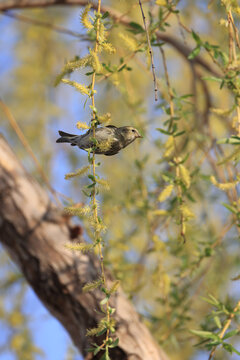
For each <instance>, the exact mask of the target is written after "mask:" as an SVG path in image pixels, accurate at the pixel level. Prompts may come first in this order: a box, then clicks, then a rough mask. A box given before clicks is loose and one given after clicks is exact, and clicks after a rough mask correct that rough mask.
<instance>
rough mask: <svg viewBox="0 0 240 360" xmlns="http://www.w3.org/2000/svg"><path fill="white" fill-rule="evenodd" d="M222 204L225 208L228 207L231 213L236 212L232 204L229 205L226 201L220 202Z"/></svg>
mask: <svg viewBox="0 0 240 360" xmlns="http://www.w3.org/2000/svg"><path fill="white" fill-rule="evenodd" d="M222 205H223V206H224V207H225V208H226V209H228V210H229V211H230V212H231V213H233V214H237V213H238V210H237V209H236V208H235V207H233V206H231V205H229V204H226V203H222Z"/></svg>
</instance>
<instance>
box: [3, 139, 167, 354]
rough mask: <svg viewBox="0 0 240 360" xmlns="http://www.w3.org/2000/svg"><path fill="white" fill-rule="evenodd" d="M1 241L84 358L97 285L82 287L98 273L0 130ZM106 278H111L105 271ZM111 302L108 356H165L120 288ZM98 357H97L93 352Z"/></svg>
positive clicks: (91, 258) (71, 228)
mask: <svg viewBox="0 0 240 360" xmlns="http://www.w3.org/2000/svg"><path fill="white" fill-rule="evenodd" d="M0 201H1V202H0V204H1V206H0V241H1V242H2V243H3V245H4V247H5V248H6V250H7V252H8V253H9V255H10V256H11V258H12V260H13V261H14V262H15V263H16V264H17V265H18V267H19V268H20V270H21V271H22V273H23V274H24V276H25V278H26V280H27V281H28V283H29V284H30V286H31V287H32V288H33V290H34V291H35V293H36V294H37V296H38V297H39V298H40V299H41V301H42V302H43V304H44V305H45V306H46V307H47V308H48V310H49V311H50V312H51V314H52V315H53V316H55V317H56V318H57V319H58V320H59V321H60V322H61V323H62V325H63V326H64V327H65V329H66V330H67V331H68V333H69V335H70V336H71V338H72V340H73V342H74V344H75V345H76V347H77V348H78V349H79V351H80V352H81V353H82V354H83V355H84V356H85V357H86V358H87V359H91V358H92V357H91V356H92V355H91V354H88V355H87V352H86V349H87V346H88V345H89V341H90V340H89V339H88V338H87V337H86V330H87V329H89V328H91V327H93V326H96V324H97V322H98V320H99V315H98V312H97V311H96V310H100V309H99V301H100V299H101V298H102V294H101V292H100V291H99V290H97V291H94V292H88V293H83V292H82V287H83V285H84V284H86V283H87V282H89V281H93V280H96V279H97V278H98V276H99V262H98V259H97V258H96V257H95V256H94V255H93V254H90V255H89V254H82V253H80V252H77V253H76V252H73V251H71V250H68V249H67V248H66V247H65V244H66V243H69V242H70V241H72V240H71V237H72V235H73V231H74V230H76V226H75V227H74V226H73V225H72V224H71V223H70V221H69V219H68V218H66V216H64V214H63V213H62V209H61V210H59V209H57V208H56V207H55V205H54V204H53V203H52V202H51V200H50V198H49V196H48V194H47V192H46V191H45V190H44V189H43V188H42V187H41V186H40V185H39V184H38V183H37V182H36V181H35V180H34V179H33V178H32V177H31V176H30V175H29V174H27V172H26V171H25V170H24V168H23V167H22V165H21V164H20V163H19V161H18V160H17V158H16V156H15V155H14V153H13V152H12V150H11V149H10V148H9V146H8V144H7V143H6V141H5V140H4V138H3V137H2V136H0ZM107 282H108V284H110V283H111V282H112V278H111V275H110V274H109V273H107ZM111 305H112V306H113V307H115V308H116V324H117V325H116V329H117V331H116V336H117V337H118V338H119V344H118V347H117V348H114V349H112V354H111V358H112V359H113V360H118V359H131V360H134V359H136V360H137V359H138V360H141V359H142V360H167V357H166V355H165V354H164V353H163V352H162V351H161V349H160V348H159V347H158V345H157V344H156V343H155V341H154V340H153V338H152V336H151V334H150V333H149V331H148V329H147V328H146V327H145V325H143V324H142V323H141V322H140V320H139V317H138V315H137V313H136V311H135V310H134V308H133V306H132V305H131V303H130V302H129V301H128V300H127V299H126V297H125V295H124V293H123V291H122V290H121V289H120V290H118V292H117V293H116V294H115V295H114V296H113V299H112V304H111ZM96 359H97V358H96Z"/></svg>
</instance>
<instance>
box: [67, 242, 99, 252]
mask: <svg viewBox="0 0 240 360" xmlns="http://www.w3.org/2000/svg"><path fill="white" fill-rule="evenodd" d="M65 247H66V248H67V249H70V250H75V251H81V252H82V253H86V252H89V251H91V250H93V248H94V245H93V244H85V243H78V244H72V243H67V244H65Z"/></svg>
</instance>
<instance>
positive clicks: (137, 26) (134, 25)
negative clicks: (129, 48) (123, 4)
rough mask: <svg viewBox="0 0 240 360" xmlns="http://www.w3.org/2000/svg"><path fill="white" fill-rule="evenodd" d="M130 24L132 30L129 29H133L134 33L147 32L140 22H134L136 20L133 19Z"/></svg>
mask: <svg viewBox="0 0 240 360" xmlns="http://www.w3.org/2000/svg"><path fill="white" fill-rule="evenodd" d="M129 25H130V26H131V28H132V29H131V30H129V31H131V32H132V33H134V34H140V33H144V32H145V30H144V28H143V27H142V26H141V25H140V24H138V23H136V22H134V21H131V22H130V23H129Z"/></svg>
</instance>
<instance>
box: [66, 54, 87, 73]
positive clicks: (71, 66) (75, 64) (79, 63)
mask: <svg viewBox="0 0 240 360" xmlns="http://www.w3.org/2000/svg"><path fill="white" fill-rule="evenodd" d="M90 60H91V56H90V55H89V54H88V55H86V56H84V57H83V58H81V59H78V60H74V61H69V62H67V64H65V66H64V68H63V71H69V70H77V69H81V68H83V67H85V66H89V65H90V63H91V61H90Z"/></svg>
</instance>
